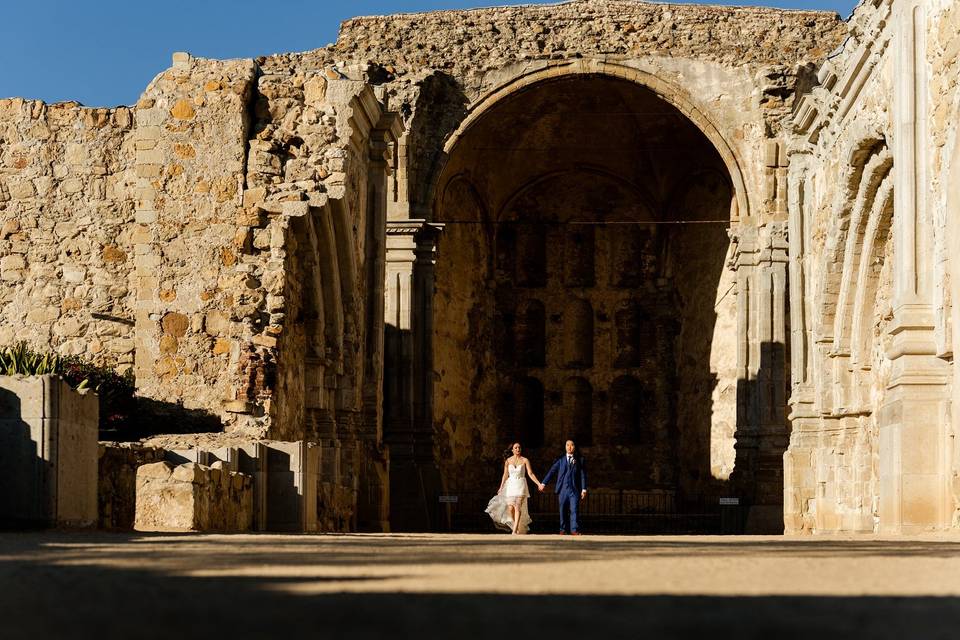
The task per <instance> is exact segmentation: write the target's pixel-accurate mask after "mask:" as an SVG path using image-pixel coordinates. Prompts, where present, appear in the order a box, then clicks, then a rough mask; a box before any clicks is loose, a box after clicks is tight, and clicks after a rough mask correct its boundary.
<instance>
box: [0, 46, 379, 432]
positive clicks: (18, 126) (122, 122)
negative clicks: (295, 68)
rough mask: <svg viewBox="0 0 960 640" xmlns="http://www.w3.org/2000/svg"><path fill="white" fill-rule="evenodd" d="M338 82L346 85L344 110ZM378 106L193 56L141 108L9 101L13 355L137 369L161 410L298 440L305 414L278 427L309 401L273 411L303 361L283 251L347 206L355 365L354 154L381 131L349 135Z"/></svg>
mask: <svg viewBox="0 0 960 640" xmlns="http://www.w3.org/2000/svg"><path fill="white" fill-rule="evenodd" d="M178 55H179V54H178ZM328 81H330V82H334V84H336V83H337V82H339V83H340V85H339V86H338V87H337V88H336V95H334V96H333V97H332V102H330V103H328V102H326V97H327V95H326V88H327V83H328ZM365 91H366V92H369V89H366V88H364V87H363V86H362V85H360V84H359V83H350V82H347V81H340V80H339V78H337V77H336V76H334V78H327V77H326V76H325V75H322V74H320V75H317V74H312V76H311V77H304V76H294V77H292V78H288V77H283V78H282V79H280V80H278V79H277V78H276V77H273V78H270V77H268V76H262V75H261V74H259V71H258V69H257V67H256V65H255V64H254V63H253V62H252V61H249V60H247V61H227V62H221V61H209V60H199V59H192V58H190V57H189V56H185V55H181V57H180V58H179V59H177V60H175V63H174V66H173V67H172V68H171V69H169V70H167V71H165V72H163V73H161V74H160V75H159V76H157V78H156V79H155V80H154V81H153V82H152V83H151V84H150V86H148V88H147V90H146V91H145V92H144V94H143V96H142V97H141V99H140V100H139V101H138V103H137V104H136V105H135V106H134V107H131V108H126V107H120V108H117V109H88V108H84V107H81V106H80V105H77V104H75V103H62V104H54V105H46V104H44V103H42V102H38V101H24V100H21V99H10V100H4V101H2V102H0V110H2V116H3V118H2V121H0V122H2V128H0V166H2V170H0V212H2V234H0V235H2V240H0V247H2V248H0V252H2V256H0V259H2V278H3V281H4V282H5V283H6V284H7V286H6V287H4V289H3V292H2V295H3V296H4V299H3V301H4V305H3V310H2V314H0V342H2V343H3V344H10V343H13V342H16V341H19V340H27V341H28V342H30V343H31V344H34V345H35V346H38V347H41V348H45V347H47V346H50V347H53V348H54V349H56V350H57V351H58V352H60V353H64V354H76V355H82V356H83V357H85V358H87V359H90V360H92V361H94V362H97V363H99V364H106V365H119V366H121V367H126V368H128V367H130V366H132V365H134V354H136V363H135V364H136V366H135V373H136V377H137V385H138V393H139V394H140V395H142V396H145V397H148V398H151V399H153V400H156V401H158V403H159V404H158V405H157V410H158V411H160V412H163V411H164V410H165V409H167V408H168V406H167V405H169V409H170V410H171V411H174V412H175V411H176V410H178V409H180V408H181V407H180V405H182V409H185V410H187V411H188V412H189V411H193V412H197V413H200V414H210V416H212V417H214V418H215V419H218V420H220V419H222V420H223V421H224V422H225V423H226V424H227V425H228V426H229V425H235V426H236V427H237V428H240V429H241V430H244V429H245V430H247V431H249V433H250V434H251V435H256V434H260V435H263V434H265V433H266V431H265V430H266V429H267V428H268V426H269V425H270V424H271V422H277V423H279V424H281V425H283V426H282V427H281V428H280V429H279V430H277V431H275V433H273V434H272V435H275V436H279V437H296V436H297V435H302V434H298V429H300V428H302V424H303V411H302V408H301V410H300V413H299V415H298V414H296V413H295V414H294V415H292V416H287V415H283V414H282V411H283V408H284V407H287V406H296V404H297V398H296V394H297V392H296V391H291V392H290V393H293V394H294V400H293V401H292V402H287V398H285V397H282V396H281V397H280V398H279V401H278V398H277V397H274V398H271V395H272V392H273V388H272V387H273V384H274V381H275V380H277V379H282V378H283V376H282V373H281V374H280V375H278V373H277V371H276V369H277V366H278V365H277V363H278V361H279V362H285V361H290V362H291V364H294V363H295V362H296V358H284V357H282V356H278V349H282V348H283V341H282V340H281V339H280V336H281V334H282V332H283V328H284V324H285V314H284V311H285V304H286V301H285V298H284V295H283V293H284V287H285V286H287V285H288V281H287V276H286V273H287V272H288V271H289V272H292V271H294V270H295V269H294V267H293V265H291V261H292V260H293V254H292V253H290V254H288V252H287V251H286V248H285V247H286V245H287V243H295V242H296V241H295V240H293V239H291V232H290V224H291V220H292V219H294V218H296V217H300V216H304V215H306V214H307V212H308V211H310V210H311V209H323V208H324V207H326V206H327V203H328V201H330V200H333V199H337V200H339V201H341V202H342V203H343V204H342V213H341V214H340V215H341V216H343V217H344V220H343V221H342V223H343V224H344V225H345V228H344V230H343V231H344V233H343V234H342V235H340V236H338V237H337V238H336V241H337V242H340V243H341V244H343V245H345V246H343V247H337V246H331V247H328V249H329V250H331V251H333V252H337V251H340V252H341V253H342V254H343V257H341V261H343V262H346V261H348V259H349V260H350V261H353V264H351V265H350V267H351V270H352V271H351V273H352V278H353V279H352V281H349V282H343V283H342V286H343V288H344V289H345V290H350V291H355V292H356V295H354V296H353V297H352V299H351V303H352V306H349V307H347V308H345V310H344V311H345V312H346V314H347V317H346V322H347V324H346V325H345V326H342V327H341V329H343V330H344V331H346V332H349V333H350V335H349V336H348V338H347V339H348V343H347V345H346V346H345V347H344V346H343V345H342V344H341V345H340V346H339V347H338V349H339V350H340V351H342V350H343V349H350V350H352V351H353V352H354V353H352V354H351V355H352V358H353V360H357V359H359V358H360V357H361V356H360V354H361V352H362V348H363V344H362V340H363V331H364V327H363V324H362V322H363V313H364V308H363V302H364V300H365V296H364V292H365V288H366V287H367V286H368V282H367V281H366V279H365V278H364V277H363V275H364V274H363V268H364V258H363V257H364V235H363V232H364V231H365V226H364V225H365V215H366V209H367V203H366V193H367V189H366V180H367V176H366V173H365V172H366V170H367V165H368V157H367V154H366V153H365V151H366V149H365V148H362V147H361V148H360V149H359V150H358V149H356V148H355V145H356V143H357V141H358V140H353V141H351V139H350V138H351V135H353V136H354V137H356V138H358V139H359V137H361V136H363V135H366V134H367V133H368V130H369V128H370V125H369V123H367V125H366V127H367V130H363V131H359V132H354V131H353V130H351V128H350V123H351V122H352V120H351V118H353V117H354V113H353V111H354V109H355V108H356V109H357V110H358V111H359V110H361V109H360V107H359V106H357V105H356V104H353V103H352V101H355V98H356V96H357V95H360V94H363V92H365ZM331 93H334V92H331ZM337 100H339V102H336V101H337ZM366 108H367V109H372V110H376V109H378V108H379V107H378V106H377V105H376V102H375V100H374V101H372V102H371V101H370V100H369V99H368V100H367V102H366ZM357 117H358V119H359V118H360V117H361V116H357ZM363 117H370V116H369V114H367V115H365V116H363ZM373 117H376V116H373ZM291 139H295V140H296V145H295V147H294V148H293V149H291V147H290V144H289V142H290V140H291ZM363 142H364V141H363V140H360V144H361V145H363ZM351 144H353V145H354V147H351ZM334 264H336V263H335V262H334ZM331 337H332V338H334V339H336V338H337V336H336V335H333V336H331ZM340 340H341V342H342V340H343V338H342V337H340ZM293 341H294V340H291V342H293ZM338 349H331V353H332V354H333V355H332V356H331V357H332V358H333V359H334V362H333V363H332V364H331V367H330V368H332V369H333V370H334V371H337V374H339V376H338V375H334V376H333V377H332V378H331V379H328V380H327V382H326V383H325V384H326V386H327V387H329V388H330V390H329V391H328V392H327V393H328V394H329V393H334V391H335V390H336V389H337V388H338V387H339V386H342V385H341V383H342V382H344V380H345V378H344V376H345V375H350V376H356V377H357V379H356V380H355V381H350V386H351V387H352V388H354V389H356V390H357V393H355V394H354V395H355V396H357V397H356V398H352V399H351V398H346V399H341V400H340V402H341V403H343V402H345V403H346V404H348V405H350V407H351V409H354V410H359V387H360V386H361V384H362V380H361V378H360V376H361V374H362V371H353V370H351V371H348V372H347V374H344V373H343V370H342V369H343V365H342V361H343V358H344V356H343V353H340V352H338ZM290 352H291V353H297V352H298V348H297V347H296V346H295V345H291V347H290ZM321 355H322V356H326V355H328V354H321ZM321 378H322V376H321ZM323 384H324V383H323V382H322V381H321V385H323ZM277 391H278V393H281V394H282V393H283V391H284V389H283V387H282V385H281V387H280V388H278V389H277ZM299 395H300V396H301V398H300V405H301V407H302V403H303V401H302V395H303V394H302V391H301V392H299ZM271 399H272V400H273V402H271Z"/></svg>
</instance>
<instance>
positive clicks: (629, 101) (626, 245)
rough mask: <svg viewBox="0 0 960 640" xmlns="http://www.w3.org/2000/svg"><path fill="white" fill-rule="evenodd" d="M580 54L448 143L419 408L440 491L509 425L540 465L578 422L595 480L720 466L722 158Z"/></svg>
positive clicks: (481, 469)
mask: <svg viewBox="0 0 960 640" xmlns="http://www.w3.org/2000/svg"><path fill="white" fill-rule="evenodd" d="M596 64H598V63H571V64H567V65H563V66H558V67H556V68H554V69H553V70H547V71H541V72H538V73H536V74H531V75H529V76H523V77H521V78H519V79H517V80H515V81H513V82H511V83H509V84H508V85H506V86H504V87H502V88H501V89H499V90H497V91H495V92H494V93H493V94H491V95H489V96H487V97H486V98H484V99H483V100H481V101H479V102H478V103H477V104H476V105H474V107H473V108H471V109H470V110H469V113H468V115H467V117H466V119H465V120H464V121H463V123H462V124H461V126H460V128H459V129H458V130H457V132H456V133H455V134H454V135H453V136H452V137H451V138H450V139H449V140H448V142H447V144H446V147H445V151H446V161H445V162H444V165H443V167H442V170H441V171H440V172H439V173H438V175H437V177H436V179H435V183H434V188H433V194H434V195H433V206H432V214H433V222H436V223H438V224H443V225H445V229H444V232H443V237H442V239H441V241H440V245H439V253H438V258H437V264H436V267H435V285H436V293H435V295H434V297H433V302H432V309H433V331H432V353H433V362H432V371H433V396H432V398H433V407H432V420H433V424H434V436H435V438H436V445H437V447H436V448H437V450H438V453H439V455H438V458H437V460H438V464H439V466H440V472H441V477H442V479H443V484H444V487H445V488H446V490H448V491H451V492H454V493H462V492H464V491H469V489H470V488H471V487H486V486H487V485H489V484H490V478H491V477H493V476H496V475H497V474H498V472H499V464H500V460H501V458H500V457H499V455H500V452H501V450H502V449H503V448H504V446H505V445H506V443H507V441H509V440H510V439H513V438H520V439H521V440H524V439H526V440H527V442H529V443H531V444H532V445H533V446H532V447H531V450H530V451H529V453H530V454H531V458H532V459H533V460H535V461H536V463H537V466H538V467H539V468H540V469H543V468H544V464H545V463H546V462H547V460H548V459H549V458H550V457H551V456H552V455H553V454H554V453H555V452H556V450H559V447H560V446H562V442H563V440H564V439H565V438H566V437H569V436H570V435H571V434H576V435H577V437H578V438H580V440H581V441H582V442H584V443H587V444H586V451H587V455H589V456H590V458H591V465H592V468H593V476H594V480H593V482H594V486H595V487H598V488H608V489H629V490H635V491H641V492H642V491H647V492H660V493H665V494H670V495H678V496H680V495H693V494H698V493H699V494H702V493H711V492H712V493H717V492H719V491H721V490H723V487H724V486H725V483H724V480H725V478H726V476H727V475H728V474H729V472H730V470H731V469H730V467H732V462H733V434H734V431H735V428H736V421H737V415H736V412H737V409H736V402H737V386H738V385H737V369H736V362H737V352H738V349H737V343H738V338H737V335H736V332H737V328H736V327H737V322H736V314H737V310H736V301H735V296H725V295H724V294H725V293H728V292H729V291H730V290H731V289H733V288H734V287H735V282H734V280H735V276H734V272H733V271H731V270H729V269H727V268H726V265H727V262H728V259H729V257H730V253H731V251H732V249H731V246H730V238H729V236H728V227H729V223H730V216H731V213H732V214H733V215H737V212H738V211H739V212H743V214H744V215H746V214H747V213H748V211H747V206H746V197H745V192H744V190H743V189H742V178H741V177H740V173H739V168H738V167H737V165H736V162H735V159H734V158H733V155H732V153H731V152H730V151H729V147H728V146H727V145H726V143H725V141H723V140H722V138H720V137H719V134H718V133H717V131H716V128H715V127H713V126H712V125H711V124H710V123H709V121H707V119H706V118H705V117H703V116H702V114H700V112H699V111H698V110H696V109H695V108H694V107H693V106H691V105H690V104H689V103H685V102H683V101H682V100H681V94H680V92H679V91H677V90H675V89H673V88H671V87H668V85H666V83H663V82H662V81H659V80H657V79H654V78H646V77H644V78H642V79H643V80H645V82H638V78H640V76H642V75H643V74H642V73H641V72H639V71H635V70H632V69H625V68H622V67H616V68H614V67H613V66H611V65H604V66H603V70H604V71H611V70H615V71H616V72H615V73H614V72H610V73H606V72H599V67H597V66H596ZM665 94H666V95H669V96H670V98H669V99H668V98H666V97H665ZM678 103H680V104H682V105H683V108H679V107H678V106H677V105H678ZM707 132H710V133H709V134H708V133H707ZM711 136H713V138H712V137H711ZM717 141H719V143H718V142H717ZM718 144H719V147H720V148H718ZM721 149H722V150H721ZM731 166H732V167H733V171H731ZM738 199H739V200H742V202H743V204H742V205H736V204H734V205H731V202H732V201H733V202H736V201H737V200H738ZM679 222H682V223H683V224H678V223H679ZM534 421H539V424H531V422H534ZM541 441H542V442H543V446H538V445H539V443H540V442H541ZM712 448H713V449H715V450H711V449H712ZM493 481H494V482H495V481H496V478H495V477H494V480H493Z"/></svg>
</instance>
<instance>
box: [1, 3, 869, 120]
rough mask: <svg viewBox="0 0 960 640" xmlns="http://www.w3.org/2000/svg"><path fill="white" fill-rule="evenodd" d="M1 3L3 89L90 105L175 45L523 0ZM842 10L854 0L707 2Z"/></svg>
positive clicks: (229, 52) (227, 46) (295, 46)
mask: <svg viewBox="0 0 960 640" xmlns="http://www.w3.org/2000/svg"><path fill="white" fill-rule="evenodd" d="M3 4H4V5H6V6H4V7H3V9H2V12H0V98H2V97H10V96H22V97H25V98H39V99H42V100H46V101H48V102H55V101H58V100H79V101H80V102H82V103H84V104H86V105H89V106H114V105H118V104H133V103H134V102H136V100H137V98H138V97H139V95H140V92H141V91H142V90H143V89H144V87H146V85H147V83H148V82H149V81H150V80H151V79H152V78H153V77H154V76H155V75H156V74H157V73H158V72H160V71H162V70H163V69H165V68H167V67H168V66H169V65H170V54H171V53H172V52H174V51H189V52H190V53H192V54H194V55H197V56H203V57H209V58H245V57H255V56H258V55H263V54H268V53H276V52H282V51H306V50H308V49H316V48H317V47H322V46H324V45H326V44H328V43H330V42H332V41H334V40H335V39H336V37H337V28H338V26H339V24H340V21H341V20H344V19H346V18H350V17H353V16H358V15H375V14H386V13H400V12H410V11H430V10H435V9H460V8H467V7H477V6H502V5H511V4H547V3H546V2H537V1H536V0H528V1H527V2H521V1H518V0H513V1H501V0H273V1H271V0H164V1H163V2H156V1H154V0H150V1H148V2H143V1H142V0H122V1H121V0H5V1H4V3H3ZM714 4H740V5H754V4H756V5H764V6H776V7H782V8H790V9H827V10H832V11H836V12H838V13H839V14H840V15H842V16H847V15H849V13H850V11H851V10H852V8H853V6H854V5H855V4H856V3H855V1H854V0H772V1H759V2H756V1H750V0H741V1H739V2H714Z"/></svg>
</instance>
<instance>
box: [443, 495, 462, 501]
mask: <svg viewBox="0 0 960 640" xmlns="http://www.w3.org/2000/svg"><path fill="white" fill-rule="evenodd" d="M459 500H460V496H440V502H446V503H453V502H458V501H459Z"/></svg>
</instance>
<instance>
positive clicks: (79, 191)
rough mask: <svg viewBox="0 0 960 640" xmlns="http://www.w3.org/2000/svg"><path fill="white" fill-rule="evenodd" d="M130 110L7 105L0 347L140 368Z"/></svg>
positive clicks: (1, 165) (1, 129)
mask: <svg viewBox="0 0 960 640" xmlns="http://www.w3.org/2000/svg"><path fill="white" fill-rule="evenodd" d="M132 126H133V121H132V113H131V110H130V109H128V108H126V107H118V108H116V109H88V108H85V107H82V106H80V105H79V104H77V103H74V102H64V103H59V104H52V105H48V104H44V103H43V102H39V101H30V100H22V99H19V98H14V99H6V100H0V221H2V226H0V281H2V283H3V285H4V286H2V287H0V344H11V343H13V342H17V341H20V340H25V341H27V342H29V343H30V344H32V345H34V346H37V347H48V346H49V347H52V348H54V349H55V350H56V351H58V352H59V353H63V354H69V355H81V356H84V357H85V358H88V359H90V360H93V361H95V362H98V363H102V364H106V365H120V366H122V367H129V366H130V365H131V364H132V363H133V351H134V342H133V331H132V319H133V295H134V289H133V285H132V282H131V279H130V274H131V270H132V265H133V238H132V233H133V227H132V224H131V223H132V222H133V199H134V194H133V189H132V187H133V173H132V170H133V142H132V139H131V137H130V132H131V129H132Z"/></svg>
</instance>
